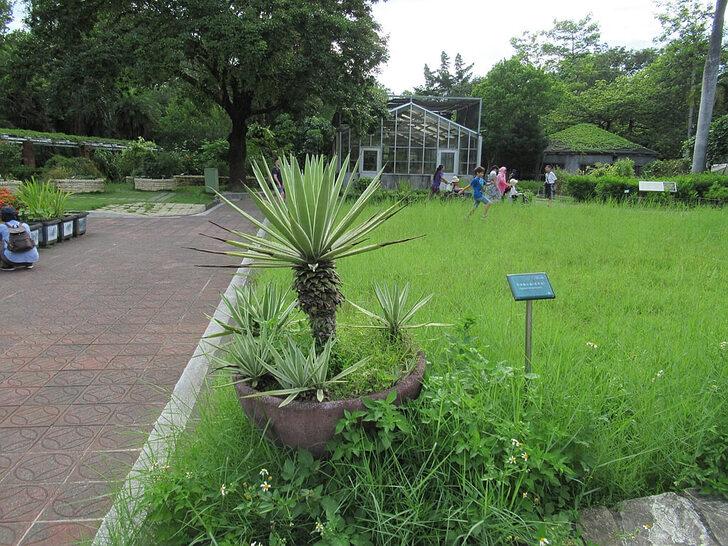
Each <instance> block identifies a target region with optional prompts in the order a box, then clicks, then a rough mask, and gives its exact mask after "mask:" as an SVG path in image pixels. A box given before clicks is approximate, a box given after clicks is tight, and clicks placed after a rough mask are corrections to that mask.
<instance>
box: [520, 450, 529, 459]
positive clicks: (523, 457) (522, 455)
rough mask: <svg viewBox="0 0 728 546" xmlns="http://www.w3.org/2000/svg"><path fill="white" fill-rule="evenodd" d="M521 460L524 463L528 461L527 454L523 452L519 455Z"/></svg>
mask: <svg viewBox="0 0 728 546" xmlns="http://www.w3.org/2000/svg"><path fill="white" fill-rule="evenodd" d="M521 458H522V459H523V460H524V461H527V460H528V453H526V452H525V451H524V452H523V453H521Z"/></svg>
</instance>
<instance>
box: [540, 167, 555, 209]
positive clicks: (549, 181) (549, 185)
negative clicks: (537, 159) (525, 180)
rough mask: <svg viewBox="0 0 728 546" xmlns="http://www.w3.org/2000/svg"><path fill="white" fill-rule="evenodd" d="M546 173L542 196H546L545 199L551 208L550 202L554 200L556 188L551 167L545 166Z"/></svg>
mask: <svg viewBox="0 0 728 546" xmlns="http://www.w3.org/2000/svg"><path fill="white" fill-rule="evenodd" d="M544 170H545V171H546V182H545V183H544V185H543V189H544V195H545V196H546V199H548V200H549V207H550V206H551V201H552V200H553V198H554V189H555V187H556V180H558V179H557V178H556V173H554V171H553V169H552V168H551V165H546V167H545V168H544Z"/></svg>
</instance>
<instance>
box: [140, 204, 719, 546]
mask: <svg viewBox="0 0 728 546" xmlns="http://www.w3.org/2000/svg"><path fill="white" fill-rule="evenodd" d="M469 207H470V203H469V201H463V200H455V201H449V202H441V201H427V202H418V203H416V204H414V205H412V206H410V207H408V208H407V209H406V210H405V211H403V212H402V213H400V214H399V215H398V216H396V217H395V218H394V219H393V220H392V221H391V222H389V223H388V224H387V225H385V226H384V227H383V228H381V229H380V231H379V232H377V235H376V237H375V238H376V239H381V240H383V239H394V238H401V237H404V236H411V235H419V234H424V235H426V237H425V238H424V239H421V240H418V241H415V242H411V243H408V244H404V245H399V246H395V247H390V248H387V249H383V250H380V251H377V252H374V253H370V254H366V255H362V256H358V257H354V258H350V259H347V260H343V261H341V262H340V263H339V265H338V270H339V273H340V275H341V278H342V279H343V282H344V285H343V292H344V295H345V296H346V297H347V298H349V299H351V300H352V301H355V302H357V303H359V304H362V305H363V306H364V307H370V308H371V307H373V306H374V298H373V290H372V287H373V284H374V283H375V282H393V281H398V282H405V281H408V282H410V283H411V284H412V285H413V289H414V292H415V294H416V295H421V294H427V293H434V294H435V297H434V299H433V300H432V302H431V303H430V304H429V306H428V307H426V308H425V309H423V310H422V311H420V317H419V318H420V319H422V320H423V321H425V320H434V321H438V322H440V321H441V322H452V323H454V324H458V325H463V324H464V323H468V324H470V325H471V326H470V328H469V329H463V328H462V327H454V328H452V329H450V330H449V331H447V332H446V331H443V330H439V329H438V330H428V331H424V330H420V331H417V333H416V334H415V340H416V342H417V343H418V345H420V346H421V347H422V348H424V349H425V351H426V352H427V355H428V360H429V361H430V366H429V371H428V378H427V381H426V385H425V388H424V390H423V394H422V396H421V397H420V399H419V400H418V402H417V403H415V404H412V405H411V406H410V407H409V408H407V409H406V410H405V411H404V412H403V413H402V412H397V411H394V410H392V409H391V408H390V409H386V408H382V407H379V408H378V409H377V410H376V411H375V412H374V413H373V414H372V419H374V420H375V422H376V423H377V424H378V426H379V430H380V432H379V436H377V437H371V436H367V435H366V433H363V434H364V435H365V436H364V437H366V438H368V439H367V440H366V441H364V440H362V438H363V437H362V436H361V435H359V436H357V434H361V433H360V432H356V430H358V429H356V427H355V425H353V424H352V425H350V427H347V429H346V430H347V431H348V432H347V433H346V435H345V436H343V437H342V438H343V439H342V441H341V443H340V444H339V452H338V453H337V455H338V460H335V461H329V462H325V463H323V464H321V465H320V466H313V467H312V466H311V464H310V462H309V461H307V460H306V459H305V457H302V456H300V455H298V456H296V455H295V454H292V453H290V452H287V451H284V450H280V449H278V448H275V447H272V446H271V445H270V444H268V443H266V442H263V441H261V440H260V435H259V434H258V433H257V432H255V431H253V430H251V428H250V427H249V425H248V424H247V422H246V420H245V418H244V417H243V414H242V412H241V411H240V409H239V406H238V403H237V400H236V399H235V397H234V394H233V392H232V389H230V388H229V387H228V388H221V389H216V390H214V391H213V393H212V395H211V396H210V397H209V398H207V399H206V400H205V401H204V402H203V404H202V420H201V422H200V425H199V426H198V428H197V430H196V431H195V432H193V433H188V434H186V435H184V436H183V437H182V442H181V444H180V448H179V450H178V451H177V453H176V454H175V455H174V457H173V459H172V460H171V462H170V467H171V468H169V469H165V470H164V472H161V473H160V472H159V471H154V472H152V474H151V476H152V478H153V480H152V481H151V482H150V488H149V494H148V497H147V503H148V506H149V507H150V508H151V514H152V519H153V521H154V524H153V525H150V526H148V527H147V528H146V532H148V533H151V535H152V536H154V537H155V539H156V540H158V541H160V542H164V543H166V544H186V543H189V542H190V541H191V540H192V538H194V537H200V539H201V540H202V541H203V542H205V543H209V542H211V543H214V542H217V543H219V544H223V543H224V544H237V543H250V542H253V541H254V540H259V541H261V540H262V541H265V543H266V544H268V543H270V544H282V542H280V541H279V539H282V538H287V540H288V543H289V544H291V543H295V544H313V543H316V540H318V539H319V538H322V539H327V540H330V541H329V542H326V541H324V542H321V543H322V544H339V543H341V544H347V543H349V542H346V541H343V539H342V542H335V541H334V539H335V538H337V539H341V537H345V538H346V539H347V540H349V541H350V542H351V543H357V542H356V541H355V540H354V539H353V538H352V537H357V536H365V537H366V538H367V539H368V540H371V541H372V542H373V543H375V544H462V543H472V544H534V543H535V544H538V542H539V539H540V538H546V537H548V540H550V542H551V543H552V544H569V543H576V542H572V540H575V538H574V535H573V527H571V526H570V525H569V522H570V521H573V520H574V519H575V518H576V517H578V510H579V509H580V508H582V507H584V506H588V505H593V504H613V503H616V502H618V501H619V500H623V499H626V498H632V497H637V496H641V495H647V494H652V493H658V492H663V491H667V490H677V489H680V488H683V487H686V486H691V485H705V486H711V487H712V488H714V489H717V490H719V491H722V492H723V493H724V494H725V493H728V487H727V486H726V460H725V449H726V444H727V443H728V432H727V431H728V411H727V410H728V397H727V396H726V390H727V389H728V347H723V348H722V347H721V344H722V343H723V342H725V341H728V320H726V311H725V306H726V294H725V287H726V286H728V267H726V265H725V264H726V263H728V245H726V240H728V222H726V215H725V211H722V210H716V209H703V208H699V209H690V210H683V209H674V208H673V209H638V208H627V207H618V206H610V205H601V204H585V205H558V204H557V205H555V206H554V207H553V208H547V207H546V206H545V205H544V204H543V203H542V202H539V203H537V204H535V205H532V206H522V205H511V204H508V203H503V204H499V205H497V206H494V207H493V208H492V210H491V214H490V216H489V217H488V219H487V220H485V221H483V220H482V219H481V218H480V217H479V216H474V217H472V218H470V219H468V218H466V212H467V211H468V209H469ZM377 208H379V207H377ZM372 211H373V210H372ZM372 211H367V212H372ZM365 216H366V214H365ZM538 271H546V272H548V274H549V276H550V278H551V281H552V283H553V285H554V288H555V291H556V294H557V298H556V299H555V300H553V301H541V302H536V303H535V304H534V356H533V366H534V372H535V373H536V374H537V377H536V378H534V379H532V380H531V381H530V387H529V388H528V389H524V388H523V383H524V377H523V374H522V372H521V370H522V367H523V324H524V304H523V303H516V302H514V301H513V300H512V297H511V294H510V291H509V289H508V285H507V282H506V278H505V276H506V274H508V273H519V272H538ZM290 279H291V275H290V272H288V271H276V272H266V273H264V274H263V276H262V277H261V279H260V281H264V280H275V281H279V282H282V283H286V284H287V283H289V282H290ZM339 322H340V323H352V322H361V317H359V316H358V315H355V314H354V311H353V308H352V307H351V306H346V305H345V306H344V307H343V308H342V310H341V312H340V315H339ZM398 419H403V420H404V422H403V423H401V427H399V425H398V423H400V421H398ZM357 438H359V440H357ZM362 442H364V443H362ZM287 459H288V462H286V461H287ZM261 467H263V468H266V470H267V471H269V472H271V473H272V475H273V476H274V478H273V479H272V483H273V484H274V489H273V491H272V492H271V493H270V495H268V493H264V492H261V491H259V490H258V487H257V484H259V483H260V478H259V477H258V472H259V471H260V469H261ZM222 484H226V488H227V491H230V493H229V494H227V493H226V494H225V495H220V490H221V485H222ZM249 484H252V485H249ZM306 491H308V492H309V493H305V492H306ZM181 521H184V522H185V523H184V526H181V525H180V522H181ZM317 522H321V523H322V524H323V525H324V527H325V531H324V534H323V535H320V533H319V532H318V531H317V527H316V523H317ZM181 528H184V530H183V531H181V530H180V529H181ZM327 533H328V534H327ZM271 537H272V538H271ZM145 540H150V538H149V536H145ZM142 542H143V541H142ZM361 543H365V542H361Z"/></svg>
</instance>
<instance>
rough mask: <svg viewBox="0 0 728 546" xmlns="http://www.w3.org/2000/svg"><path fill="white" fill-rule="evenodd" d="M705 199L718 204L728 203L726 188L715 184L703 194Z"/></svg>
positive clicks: (727, 187)
mask: <svg viewBox="0 0 728 546" xmlns="http://www.w3.org/2000/svg"><path fill="white" fill-rule="evenodd" d="M705 198H706V199H710V200H713V201H718V202H720V203H725V202H728V186H722V185H720V184H719V183H718V182H715V183H714V184H713V185H712V186H710V189H709V190H708V192H707V193H706V194H705Z"/></svg>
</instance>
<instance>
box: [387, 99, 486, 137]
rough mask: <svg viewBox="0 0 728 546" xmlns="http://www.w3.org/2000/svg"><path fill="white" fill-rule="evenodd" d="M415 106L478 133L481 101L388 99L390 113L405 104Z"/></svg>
mask: <svg viewBox="0 0 728 546" xmlns="http://www.w3.org/2000/svg"><path fill="white" fill-rule="evenodd" d="M409 103H412V104H416V105H418V106H420V107H422V108H424V109H425V110H428V111H430V112H433V113H435V114H437V115H439V116H440V117H442V118H445V119H447V120H451V121H455V122H457V123H458V124H459V125H461V126H463V127H465V128H466V129H469V130H471V131H476V132H480V113H481V112H480V110H481V105H482V103H483V99H480V98H476V97H427V96H421V95H411V96H392V97H389V101H388V106H389V109H390V111H391V110H394V109H396V108H398V107H400V106H404V105H405V104H409Z"/></svg>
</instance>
